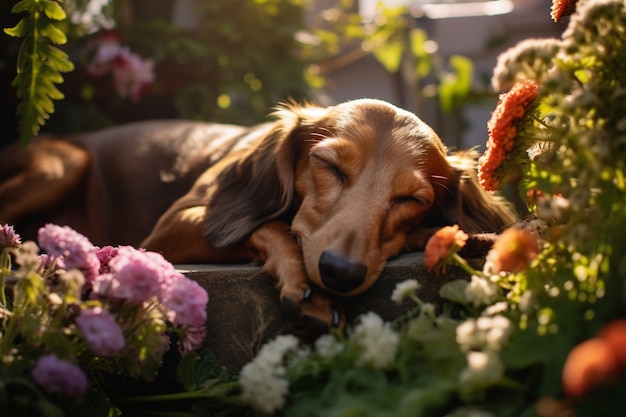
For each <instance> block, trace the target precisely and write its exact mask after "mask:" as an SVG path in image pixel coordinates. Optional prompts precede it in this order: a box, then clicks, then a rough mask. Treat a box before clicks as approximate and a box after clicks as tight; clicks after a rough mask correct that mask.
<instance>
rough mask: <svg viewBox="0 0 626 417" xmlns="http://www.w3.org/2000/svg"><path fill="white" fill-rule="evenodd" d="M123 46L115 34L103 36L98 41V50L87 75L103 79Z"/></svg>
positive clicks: (108, 33)
mask: <svg viewBox="0 0 626 417" xmlns="http://www.w3.org/2000/svg"><path fill="white" fill-rule="evenodd" d="M120 49H122V46H121V45H120V38H119V36H118V35H117V34H116V33H114V32H106V33H103V34H101V36H100V37H99V39H98V49H97V50H96V54H95V55H94V57H93V59H92V61H91V63H90V65H89V67H88V68H87V73H88V74H89V75H91V76H92V77H102V76H103V75H105V74H106V73H107V72H109V71H110V70H111V66H112V62H113V60H114V59H115V57H116V56H117V54H118V53H119V51H120Z"/></svg>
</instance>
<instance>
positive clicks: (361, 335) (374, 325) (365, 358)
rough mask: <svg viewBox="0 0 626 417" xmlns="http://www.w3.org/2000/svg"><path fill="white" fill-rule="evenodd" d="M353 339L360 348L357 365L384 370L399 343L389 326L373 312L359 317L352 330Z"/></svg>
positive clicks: (398, 338) (393, 356)
mask: <svg viewBox="0 0 626 417" xmlns="http://www.w3.org/2000/svg"><path fill="white" fill-rule="evenodd" d="M354 339H355V340H356V343H357V344H358V346H359V347H360V348H361V355H360V356H359V358H358V359H357V364H358V365H367V366H371V367H373V368H375V369H384V368H386V367H387V366H389V365H390V364H391V362H392V361H393V359H394V358H395V356H396V351H397V350H398V344H399V343H400V337H399V336H398V335H397V334H396V333H395V332H394V331H393V329H392V328H391V325H390V324H389V323H385V322H384V321H383V319H382V318H381V317H380V316H379V315H377V314H376V313H373V312H369V313H367V314H364V315H363V316H361V321H360V322H359V324H358V325H357V326H356V327H355V328H354Z"/></svg>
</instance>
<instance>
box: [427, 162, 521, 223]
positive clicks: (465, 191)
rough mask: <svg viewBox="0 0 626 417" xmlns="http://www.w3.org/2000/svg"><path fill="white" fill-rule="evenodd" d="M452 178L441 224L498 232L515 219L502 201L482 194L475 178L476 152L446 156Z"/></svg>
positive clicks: (509, 206)
mask: <svg viewBox="0 0 626 417" xmlns="http://www.w3.org/2000/svg"><path fill="white" fill-rule="evenodd" d="M447 159H448V163H449V164H450V165H451V167H452V178H450V181H449V183H448V186H447V187H448V190H449V193H447V198H446V200H445V203H444V207H443V210H441V211H440V214H439V215H440V216H443V219H440V220H442V223H443V225H446V224H458V225H459V227H460V228H461V229H462V230H464V231H465V232H467V233H492V232H501V231H502V230H503V229H504V228H505V227H507V226H509V225H511V224H513V223H514V222H515V221H516V220H517V215H516V214H515V211H514V209H513V207H512V205H511V204H510V203H508V202H507V201H506V200H505V199H503V198H501V197H499V196H497V195H495V194H493V193H491V192H488V191H485V190H484V189H483V187H482V186H481V185H480V183H479V181H478V177H477V175H476V169H475V166H476V152H475V151H465V152H459V153H456V154H454V155H451V156H449V157H448V158H447Z"/></svg>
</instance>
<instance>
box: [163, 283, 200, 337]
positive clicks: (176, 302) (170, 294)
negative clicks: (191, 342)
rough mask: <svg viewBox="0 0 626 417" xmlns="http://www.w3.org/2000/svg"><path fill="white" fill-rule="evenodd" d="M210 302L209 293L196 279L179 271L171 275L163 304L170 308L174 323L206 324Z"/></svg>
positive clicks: (177, 324)
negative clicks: (191, 278) (207, 308)
mask: <svg viewBox="0 0 626 417" xmlns="http://www.w3.org/2000/svg"><path fill="white" fill-rule="evenodd" d="M208 302H209V295H208V294H207V292H206V290H205V289H204V288H202V287H201V286H200V285H199V284H198V283H197V282H196V281H192V280H190V279H188V278H187V277H185V276H184V275H183V274H181V273H179V272H175V273H174V274H171V275H170V282H169V285H168V287H167V291H166V292H165V293H164V294H163V305H164V306H165V308H167V309H168V313H167V315H168V318H169V320H170V321H171V322H172V323H173V324H174V325H176V326H183V327H202V326H204V325H205V321H206V306H207V303H208Z"/></svg>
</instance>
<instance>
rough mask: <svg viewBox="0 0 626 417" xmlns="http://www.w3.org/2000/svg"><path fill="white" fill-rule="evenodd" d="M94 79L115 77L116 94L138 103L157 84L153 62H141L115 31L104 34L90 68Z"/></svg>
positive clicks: (89, 71) (88, 70) (145, 60)
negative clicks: (121, 42)
mask: <svg viewBox="0 0 626 417" xmlns="http://www.w3.org/2000/svg"><path fill="white" fill-rule="evenodd" d="M87 72H88V73H89V74H90V75H91V76H93V77H102V76H104V75H106V74H107V73H109V72H110V73H111V74H112V75H113V82H114V84H115V89H116V91H117V93H118V94H119V95H120V96H122V97H130V98H131V100H133V101H134V102H137V101H139V100H140V99H141V97H142V96H143V94H145V92H146V91H147V90H148V89H149V88H150V86H151V85H152V83H153V82H154V78H155V77H154V61H152V60H151V59H142V58H141V57H140V56H139V55H137V54H134V53H132V52H131V51H130V49H128V47H126V46H122V45H121V44H120V39H119V36H118V35H117V34H116V33H115V32H108V31H107V32H103V33H102V34H101V36H100V38H99V40H98V46H97V49H96V53H95V55H94V57H93V59H92V61H91V63H90V65H89V67H88V68H87Z"/></svg>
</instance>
